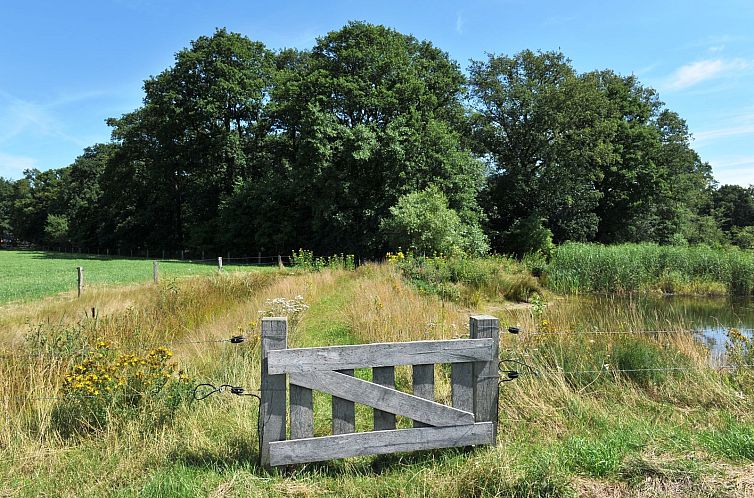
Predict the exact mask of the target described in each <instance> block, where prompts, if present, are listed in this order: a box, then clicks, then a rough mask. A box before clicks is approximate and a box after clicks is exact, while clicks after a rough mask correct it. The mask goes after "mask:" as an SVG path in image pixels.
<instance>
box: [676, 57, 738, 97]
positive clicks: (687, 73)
mask: <svg viewBox="0 0 754 498" xmlns="http://www.w3.org/2000/svg"><path fill="white" fill-rule="evenodd" d="M749 67H751V63H750V62H749V61H746V60H744V59H731V60H725V59H706V60H701V61H696V62H692V63H690V64H686V65H685V66H681V67H679V68H678V69H677V70H675V71H674V72H673V74H671V75H670V77H669V78H668V80H667V82H666V83H665V85H664V86H665V88H666V89H668V90H684V89H686V88H689V87H692V86H694V85H698V84H699V83H702V82H704V81H709V80H713V79H717V78H720V77H722V76H724V75H726V74H730V73H731V72H735V71H742V70H744V69H747V68H749Z"/></svg>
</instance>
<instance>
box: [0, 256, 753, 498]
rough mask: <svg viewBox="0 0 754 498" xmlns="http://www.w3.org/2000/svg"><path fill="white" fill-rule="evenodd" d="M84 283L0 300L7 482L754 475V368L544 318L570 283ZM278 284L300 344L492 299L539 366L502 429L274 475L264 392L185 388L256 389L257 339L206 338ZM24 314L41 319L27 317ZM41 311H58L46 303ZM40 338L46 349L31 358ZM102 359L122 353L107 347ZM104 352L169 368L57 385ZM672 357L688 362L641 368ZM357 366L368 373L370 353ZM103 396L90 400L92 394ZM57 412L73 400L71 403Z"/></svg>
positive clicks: (345, 485)
mask: <svg viewBox="0 0 754 498" xmlns="http://www.w3.org/2000/svg"><path fill="white" fill-rule="evenodd" d="M298 296H301V298H300V299H299V298H298ZM88 299H91V300H95V299H96V300H97V302H96V305H97V306H98V307H99V309H101V310H103V312H102V313H101V315H100V317H99V318H98V319H96V320H95V319H91V318H86V319H82V318H81V316H82V315H81V314H80V313H79V312H78V311H77V310H78V307H79V304H78V303H77V302H74V301H70V302H68V303H67V306H66V303H64V302H48V303H46V304H42V305H32V304H29V305H25V306H26V308H24V307H23V306H21V307H20V308H22V309H19V310H16V311H15V313H16V314H14V315H13V317H11V318H6V323H5V324H4V327H3V332H2V334H3V335H0V344H2V345H4V347H3V348H0V349H4V350H5V351H3V352H2V354H4V355H8V354H10V356H9V357H8V356H4V357H3V359H2V360H0V403H1V404H0V409H2V410H3V418H4V423H3V425H2V427H1V428H0V495H3V496H6V495H7V496H39V495H57V496H135V495H139V496H154V497H158V496H159V497H172V496H176V497H179V496H180V497H186V496H323V495H326V496H375V497H376V496H409V497H412V496H416V497H419V496H430V495H431V496H436V497H446V496H447V497H467V496H472V497H473V496H515V497H536V496H550V497H560V496H594V497H602V496H636V497H640V496H641V497H649V496H657V497H659V496H677V497H681V496H723V497H725V496H731V497H733V496H740V497H744V496H751V493H752V492H754V482H752V479H751V475H752V473H754V414H752V412H751V406H752V396H754V379H752V377H751V376H750V372H749V370H741V371H739V372H735V371H716V370H713V369H711V368H709V366H708V362H707V351H706V350H705V348H704V347H702V346H701V345H700V344H698V343H697V342H695V341H694V340H693V339H692V338H691V337H690V336H689V335H688V334H685V333H683V332H682V328H683V327H682V325H679V326H678V332H677V333H667V334H664V335H662V336H659V335H655V336H638V335H626V336H583V335H578V334H568V335H548V334H549V333H550V332H553V331H563V330H566V331H571V330H577V329H575V328H574V327H575V326H574V325H573V316H572V310H571V309H570V308H568V307H561V306H559V305H558V302H557V301H555V302H553V303H551V304H550V305H549V306H545V305H539V306H536V307H535V308H531V309H530V308H522V307H521V306H513V307H506V305H505V303H503V302H502V300H501V298H500V297H498V298H496V300H495V301H494V302H493V303H491V304H493V305H494V307H490V308H488V309H478V308H474V309H471V308H466V307H464V306H463V305H462V304H459V303H456V302H452V301H448V300H442V299H440V298H439V297H438V296H437V295H436V294H434V293H427V292H420V291H419V290H418V289H417V287H416V286H415V285H414V284H411V283H407V281H406V280H405V278H404V277H403V276H402V274H401V273H400V272H399V271H398V270H397V269H396V267H395V266H394V265H368V266H366V267H362V268H359V269H358V270H357V271H333V270H324V271H321V272H315V273H303V272H295V273H294V272H291V273H282V272H277V273H235V274H233V273H228V274H225V275H211V276H205V277H195V278H188V279H183V280H179V281H177V282H173V283H170V284H169V285H168V284H167V283H165V284H161V285H160V286H153V285H149V286H142V287H140V288H138V289H137V290H132V289H130V288H129V289H126V290H121V289H118V288H106V289H102V290H101V291H100V292H99V293H98V294H97V295H96V297H95V296H91V297H89V298H88ZM281 299H284V300H286V302H287V303H305V304H306V305H308V308H306V307H304V306H285V307H284V308H285V309H288V310H294V311H291V313H292V315H291V316H290V317H289V318H290V321H291V323H292V328H291V332H290V341H289V342H290V343H291V345H292V346H310V345H323V344H336V343H348V342H378V341H387V340H401V341H403V340H417V339H425V338H427V339H428V338H453V337H459V336H463V335H466V334H467V333H468V332H467V331H468V315H469V314H471V313H474V312H480V311H487V312H493V313H495V314H497V315H498V316H499V317H500V319H501V323H502V324H503V325H504V326H505V325H517V326H519V327H520V328H521V329H522V330H523V331H527V332H538V333H541V334H542V335H533V334H529V333H524V334H521V335H518V336H514V335H510V334H505V335H503V336H502V337H501V351H502V353H501V354H503V356H502V359H504V360H506V359H515V360H517V361H519V362H523V363H525V364H527V365H529V366H530V367H531V368H529V367H525V366H523V365H522V364H521V363H515V362H503V364H502V365H503V369H504V370H505V369H517V370H519V371H520V372H521V376H520V378H519V379H517V380H516V381H514V382H507V383H504V384H502V387H501V401H500V413H501V420H500V426H499V444H498V445H497V446H496V447H494V448H477V449H475V450H471V451H468V450H448V451H431V452H423V453H418V454H410V455H392V456H386V457H376V458H366V457H365V458H355V459H349V460H343V461H333V462H328V463H323V464H317V465H306V466H299V467H296V468H292V469H286V470H282V471H277V472H273V473H271V474H268V473H267V472H265V471H263V470H261V469H259V468H258V467H257V465H256V460H257V445H258V443H257V435H256V428H257V415H256V414H257V404H256V400H255V399H253V398H251V397H235V396H232V395H229V394H224V395H223V394H217V395H214V396H211V397H209V398H207V399H206V400H202V401H192V399H191V396H189V393H190V388H191V387H193V385H195V384H198V383H201V382H213V383H215V384H219V383H229V384H233V385H238V386H242V387H246V388H250V389H255V388H257V387H258V385H259V363H260V358H259V348H258V343H257V342H256V341H247V342H245V343H243V344H239V345H233V344H229V343H199V344H196V343H193V342H194V341H203V340H215V339H222V338H227V337H229V336H230V335H233V334H236V333H240V332H244V331H245V332H249V331H250V330H253V329H255V328H256V327H257V321H258V317H259V316H260V315H264V314H270V313H276V314H277V313H280V312H284V311H281V309H280V308H279V306H280V304H279V303H281V302H282V301H281ZM93 303H94V301H92V302H87V303H86V306H89V305H90V304H93ZM276 303H278V304H276ZM276 307H278V308H276ZM24 309H28V310H29V311H28V313H27V314H25V313H24V312H23V311H24ZM30 316H32V317H34V319H35V320H34V321H33V322H32V323H31V325H28V324H25V322H28V321H29V317H30ZM45 316H49V317H53V319H52V320H50V321H49V322H47V321H44V320H39V318H41V317H45ZM616 316H617V315H616ZM643 318H644V317H640V316H631V315H626V314H623V315H621V321H622V323H621V325H620V326H621V328H622V329H623V330H625V331H631V330H639V329H641V328H642V327H643V321H642V320H643ZM603 319H604V318H603ZM608 325H609V324H603V323H600V326H601V327H602V326H608ZM9 331H13V332H12V333H11V332H9ZM176 342H177V343H179V344H175V343H176ZM102 344H104V345H102ZM145 345H148V346H149V347H147V348H146V349H145V348H144V346H145ZM160 345H166V346H167V347H168V349H169V350H170V353H171V355H170V357H169V358H165V359H163V358H162V356H159V354H162V353H159V354H158V355H157V356H152V357H150V356H149V354H150V353H151V352H152V351H155V349H157V348H158V346H160ZM740 346H741V355H740V356H737V357H735V358H734V360H735V361H739V362H745V361H749V359H751V357H750V356H746V355H747V354H750V350H751V344H748V345H746V344H743V343H742V344H740ZM747 348H748V349H747ZM39 352H44V353H46V354H48V355H49V354H52V356H53V357H52V358H49V357H46V358H45V360H39V359H36V358H35V357H31V358H30V357H28V356H25V355H28V354H33V353H39ZM133 352H137V353H138V354H139V355H140V356H139V358H140V359H141V358H143V359H144V360H145V363H147V364H151V365H153V366H154V368H152V367H150V368H152V370H148V371H145V370H138V368H141V367H131V366H129V365H126V366H125V369H126V370H123V368H124V367H123V366H122V365H121V366H117V367H116V365H118V364H119V363H122V362H120V361H118V359H119V358H121V355H123V354H131V353H133ZM108 358H114V361H111V362H110V363H107V362H108V361H110V360H108ZM91 359H96V360H97V361H98V362H100V364H105V365H108V366H110V367H113V368H117V371H116V372H115V373H114V376H120V377H123V378H125V379H126V380H133V379H134V378H138V375H137V374H138V372H139V371H142V372H147V373H148V372H157V373H160V374H163V375H164V374H166V373H167V374H168V377H169V378H168V379H167V382H165V383H164V384H162V383H161V384H153V385H152V387H151V388H150V389H147V390H139V387H138V385H136V384H130V385H132V386H135V387H134V389H135V390H136V391H137V392H139V393H142V394H141V395H139V396H132V397H131V398H129V399H127V400H126V401H128V403H125V402H123V400H122V399H121V400H119V401H114V400H112V399H111V398H108V397H105V396H101V395H99V394H96V395H92V397H91V398H84V399H82V400H81V401H82V403H80V404H79V405H75V404H74V405H71V404H70V401H63V400H60V399H56V398H59V397H60V396H61V394H63V393H65V392H66V389H69V390H70V389H72V387H71V386H68V387H66V386H67V384H66V382H67V381H66V377H67V376H70V375H72V374H74V375H75V372H76V365H81V364H82V363H83V362H85V361H87V360H91ZM139 361H140V360H139ZM150 362H151V363H150ZM173 362H175V363H176V364H175V365H172V363H173ZM137 363H138V361H137ZM667 367H677V368H682V369H683V370H678V371H667V370H661V371H645V370H643V369H647V368H667ZM131 368H137V369H136V370H128V369H131ZM618 370H634V371H632V372H620V371H618ZM535 372H536V375H535ZM435 374H436V385H437V388H436V398H437V400H438V401H440V402H444V403H447V402H449V400H450V394H451V393H450V382H449V378H448V377H449V369H448V368H445V367H444V366H439V365H438V366H437V367H436V371H435ZM357 375H360V376H362V377H364V378H368V377H369V373H368V371H365V372H357ZM410 375H411V374H410V369H408V368H405V369H404V368H398V369H397V371H396V385H397V387H398V388H399V389H401V390H406V391H408V390H410V385H411V378H410ZM92 382H93V381H92ZM103 385H104V384H103ZM81 389H88V388H87V387H86V385H84V386H83V387H81ZM115 389H116V391H117V389H118V387H115ZM90 400H94V404H93V405H89V404H86V403H90ZM328 406H329V399H328V398H327V397H326V396H319V397H317V398H315V431H316V433H317V434H327V433H328V432H329V426H330V413H329V410H328ZM87 408H98V409H101V410H100V411H98V412H97V413H98V414H99V415H98V416H99V417H100V418H99V419H96V418H94V419H93V418H87V417H86V416H85V415H86V413H87V412H86V411H82V410H85V409H87ZM76 410H79V411H78V412H76ZM61 411H62V413H63V414H65V413H68V414H70V413H78V417H67V418H66V417H62V418H61V417H60V415H61ZM370 416H371V410H370V409H368V408H364V407H358V408H357V429H359V430H368V429H370V428H371V427H370V425H371V418H370ZM398 423H399V426H405V425H406V424H407V423H408V421H407V420H402V419H399V421H398Z"/></svg>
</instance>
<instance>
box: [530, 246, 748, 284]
mask: <svg viewBox="0 0 754 498" xmlns="http://www.w3.org/2000/svg"><path fill="white" fill-rule="evenodd" d="M545 279H546V282H547V285H548V286H549V287H550V288H551V289H552V290H555V291H556V292H564V293H580V292H587V293H588V292H642V291H658V292H666V293H681V294H724V293H728V294H731V295H749V294H751V292H752V289H753V288H754V253H752V252H748V251H742V250H740V249H736V248H733V249H714V248H711V247H708V246H691V247H679V246H660V245H657V244H649V243H644V244H620V245H612V246H605V245H601V244H583V243H568V244H563V245H562V246H560V247H558V248H557V249H556V251H555V253H554V255H553V258H552V261H551V262H550V264H549V266H548V268H547V272H546V275H545Z"/></svg>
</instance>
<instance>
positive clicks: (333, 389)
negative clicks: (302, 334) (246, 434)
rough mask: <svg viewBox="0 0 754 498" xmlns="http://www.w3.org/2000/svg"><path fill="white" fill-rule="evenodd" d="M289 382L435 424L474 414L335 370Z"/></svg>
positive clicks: (465, 420) (463, 420) (461, 421)
mask: <svg viewBox="0 0 754 498" xmlns="http://www.w3.org/2000/svg"><path fill="white" fill-rule="evenodd" d="M288 378H289V380H290V383H291V384H295V385H297V386H301V387H306V388H308V389H315V390H317V391H323V392H326V393H330V394H332V395H333V396H337V397H338V398H342V399H347V400H349V401H353V402H356V403H362V404H364V405H369V406H371V407H374V408H377V409H379V410H382V411H384V412H388V413H394V414H396V415H402V416H404V417H408V418H411V419H413V420H417V421H419V422H423V423H425V424H428V425H431V426H435V427H446V426H455V425H467V424H473V423H474V414H473V413H470V412H465V411H463V410H458V409H456V408H452V407H450V406H445V405H443V404H440V403H435V402H434V401H430V400H427V399H424V398H419V397H417V396H412V395H411V394H406V393H404V392H401V391H397V390H395V389H390V388H387V387H383V386H380V385H377V384H374V383H372V382H367V381H365V380H361V379H357V378H355V377H351V376H349V375H344V374H342V373H338V372H307V373H294V374H289V376H288Z"/></svg>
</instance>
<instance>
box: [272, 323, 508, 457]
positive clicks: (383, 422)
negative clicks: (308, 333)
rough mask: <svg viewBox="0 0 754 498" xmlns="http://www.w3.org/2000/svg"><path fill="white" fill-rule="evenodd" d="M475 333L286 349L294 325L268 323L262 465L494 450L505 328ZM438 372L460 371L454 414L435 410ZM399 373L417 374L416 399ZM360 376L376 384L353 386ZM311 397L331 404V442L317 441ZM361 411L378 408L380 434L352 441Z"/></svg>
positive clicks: (481, 326) (476, 327)
mask: <svg viewBox="0 0 754 498" xmlns="http://www.w3.org/2000/svg"><path fill="white" fill-rule="evenodd" d="M469 328H470V339H455V340H440V341H416V342H394V343H380V344H362V345H354V346H332V347H321V348H301V349H287V331H288V322H287V320H286V319H285V318H264V319H263V320H262V383H261V407H260V413H259V416H260V435H259V441H260V452H259V453H260V459H261V463H262V465H264V466H265V467H274V466H277V465H288V464H297V463H306V462H316V461H323V460H329V459H333V458H345V457H353V456H360V455H378V454H385V453H393V452H397V451H415V450H427V449H434V448H449V447H454V446H471V445H480V444H495V437H496V426H497V416H498V369H497V360H498V343H499V336H498V334H499V323H498V320H497V318H495V317H491V316H472V317H471V318H470V320H469ZM436 363H450V364H452V365H451V384H452V396H451V397H452V404H453V406H446V405H443V404H441V403H437V402H435V392H434V391H435V383H434V365H435V364H436ZM396 365H413V374H412V378H413V394H407V393H404V392H401V391H398V390H396V389H395V369H394V367H395V366H396ZM355 368H372V382H368V381H365V380H361V379H357V378H356V377H354V376H353V373H354V370H353V369H355ZM286 377H287V381H286ZM287 384H289V385H290V389H288V386H287ZM312 390H317V391H322V392H325V393H330V394H332V396H333V398H332V434H333V435H331V436H321V437H314V409H313V404H312ZM288 391H289V392H290V438H289V439H288V438H287V437H286V434H287V432H288V430H287V429H288V428H287V423H286V418H287V417H286V415H287V411H288V410H287V409H286V408H287V403H286V398H287V393H288ZM354 403H362V404H365V405H369V406H371V407H373V408H374V431H373V432H354V431H355V421H356V416H355V407H354ZM396 415H402V416H405V417H408V418H410V419H412V420H413V428H411V429H396V428H395V416H396Z"/></svg>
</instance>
